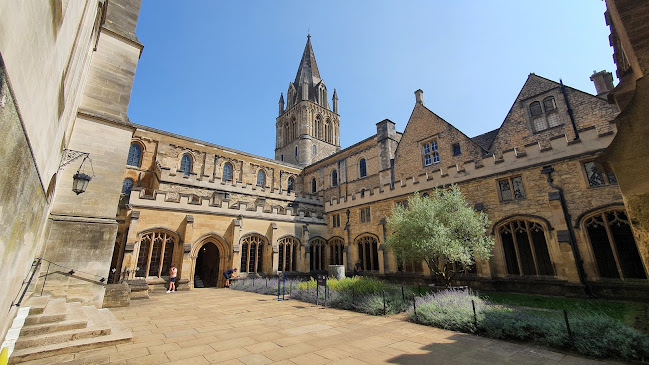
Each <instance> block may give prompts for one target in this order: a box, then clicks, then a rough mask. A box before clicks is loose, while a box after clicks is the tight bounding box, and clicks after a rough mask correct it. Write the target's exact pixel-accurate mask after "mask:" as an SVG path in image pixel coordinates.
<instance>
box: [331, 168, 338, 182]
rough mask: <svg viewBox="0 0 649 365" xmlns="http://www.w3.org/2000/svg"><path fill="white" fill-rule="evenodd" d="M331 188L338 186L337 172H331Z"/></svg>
mask: <svg viewBox="0 0 649 365" xmlns="http://www.w3.org/2000/svg"><path fill="white" fill-rule="evenodd" d="M331 186H338V171H336V170H333V171H332V172H331Z"/></svg>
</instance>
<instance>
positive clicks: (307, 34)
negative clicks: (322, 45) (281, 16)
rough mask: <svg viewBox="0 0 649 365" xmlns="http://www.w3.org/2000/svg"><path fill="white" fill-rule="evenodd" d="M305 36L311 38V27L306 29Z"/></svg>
mask: <svg viewBox="0 0 649 365" xmlns="http://www.w3.org/2000/svg"><path fill="white" fill-rule="evenodd" d="M306 37H307V38H308V39H309V40H311V27H309V29H308V30H307V33H306Z"/></svg>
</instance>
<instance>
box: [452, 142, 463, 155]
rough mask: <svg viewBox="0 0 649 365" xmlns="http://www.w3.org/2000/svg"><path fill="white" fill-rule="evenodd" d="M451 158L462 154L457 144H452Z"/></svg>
mask: <svg viewBox="0 0 649 365" xmlns="http://www.w3.org/2000/svg"><path fill="white" fill-rule="evenodd" d="M452 148H453V156H459V155H461V154H462V148H461V147H460V144H459V143H454V144H453V146H452Z"/></svg>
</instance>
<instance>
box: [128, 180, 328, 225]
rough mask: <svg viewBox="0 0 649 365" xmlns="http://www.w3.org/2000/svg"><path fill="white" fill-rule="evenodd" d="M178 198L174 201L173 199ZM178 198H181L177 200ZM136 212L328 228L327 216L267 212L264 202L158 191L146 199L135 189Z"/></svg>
mask: <svg viewBox="0 0 649 365" xmlns="http://www.w3.org/2000/svg"><path fill="white" fill-rule="evenodd" d="M172 194H173V195H174V196H173V197H171V195H172ZM176 196H177V197H176ZM128 204H130V205H131V206H133V208H136V209H137V208H151V209H165V210H171V211H174V210H175V211H183V212H193V213H196V214H201V213H202V214H218V215H227V216H233V217H239V216H243V217H244V218H257V219H266V220H275V221H285V222H300V223H313V224H326V221H325V218H324V216H323V213H322V212H321V211H320V212H317V213H314V212H308V211H305V210H303V209H300V208H299V207H287V208H283V207H280V206H277V205H276V206H272V207H270V209H265V201H264V199H263V198H260V199H257V201H256V202H254V203H251V202H244V201H236V202H231V201H230V200H229V199H215V198H214V197H212V198H210V197H200V196H197V195H193V194H177V193H173V192H168V191H160V190H155V191H154V192H153V195H146V192H145V190H144V189H142V188H133V190H131V196H130V199H129V203H128Z"/></svg>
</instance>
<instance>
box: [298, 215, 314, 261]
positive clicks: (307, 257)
mask: <svg viewBox="0 0 649 365" xmlns="http://www.w3.org/2000/svg"><path fill="white" fill-rule="evenodd" d="M308 244H309V225H308V224H305V225H304V226H302V245H301V246H302V247H304V254H302V247H300V252H299V255H297V256H298V263H297V265H298V266H297V267H298V268H301V269H303V270H304V271H305V272H310V271H311V250H310V247H309V248H308V249H307V245H308ZM298 270H299V269H298Z"/></svg>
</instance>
